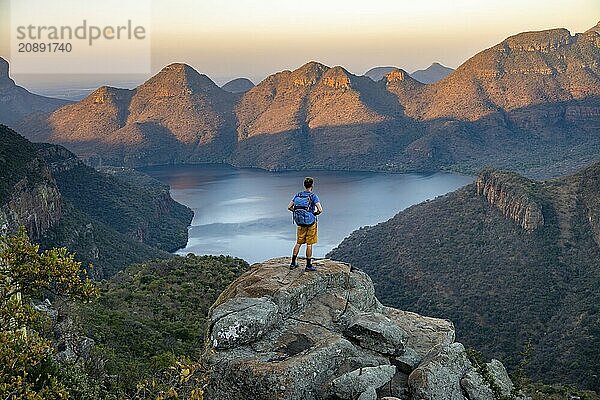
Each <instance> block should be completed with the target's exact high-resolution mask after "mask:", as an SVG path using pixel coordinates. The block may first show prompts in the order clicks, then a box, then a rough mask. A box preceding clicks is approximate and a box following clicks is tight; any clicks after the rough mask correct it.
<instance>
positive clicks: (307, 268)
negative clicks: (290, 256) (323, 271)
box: [304, 265, 317, 271]
mask: <svg viewBox="0 0 600 400" xmlns="http://www.w3.org/2000/svg"><path fill="white" fill-rule="evenodd" d="M304 270H305V271H316V270H317V267H315V266H314V265H307V266H306V268H304Z"/></svg>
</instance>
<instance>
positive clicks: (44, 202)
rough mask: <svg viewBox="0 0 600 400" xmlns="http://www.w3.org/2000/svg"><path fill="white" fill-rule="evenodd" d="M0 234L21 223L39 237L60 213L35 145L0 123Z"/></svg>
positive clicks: (57, 194)
mask: <svg viewBox="0 0 600 400" xmlns="http://www.w3.org/2000/svg"><path fill="white" fill-rule="evenodd" d="M0 143H2V146H0V233H7V232H14V231H15V230H17V229H18V228H19V226H21V225H23V226H25V228H26V229H27V231H28V232H29V234H30V235H31V236H32V237H33V238H34V239H39V238H40V237H41V236H42V235H43V234H44V233H45V232H46V231H47V230H48V229H49V228H50V227H52V226H54V225H55V224H56V223H57V222H58V221H59V220H60V218H61V216H62V198H61V195H60V192H59V190H58V187H57V185H56V182H55V180H54V177H53V176H52V174H51V171H50V169H49V168H48V166H47V165H46V163H45V162H44V160H43V159H42V158H41V157H39V156H38V154H37V149H36V147H35V145H33V144H32V143H30V142H29V141H27V140H26V139H25V138H23V137H21V136H19V135H17V134H15V133H14V132H12V131H10V130H9V129H8V128H6V127H5V126H1V125H0Z"/></svg>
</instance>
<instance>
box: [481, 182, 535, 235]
mask: <svg viewBox="0 0 600 400" xmlns="http://www.w3.org/2000/svg"><path fill="white" fill-rule="evenodd" d="M515 179H518V180H522V181H525V182H526V180H524V179H522V178H520V177H518V176H517V175H516V174H510V173H503V172H500V171H495V170H485V171H483V172H481V173H480V174H479V176H478V177H477V180H476V181H475V187H476V190H477V194H478V195H480V196H483V197H485V198H486V199H487V201H488V202H489V203H490V204H491V205H493V206H494V207H497V208H498V209H499V210H500V211H501V212H502V214H504V216H505V217H507V218H510V219H512V220H513V221H515V222H516V223H518V224H519V225H521V227H522V228H523V229H525V230H526V231H527V232H533V231H534V230H536V229H538V228H539V227H540V226H542V225H544V214H543V213H542V207H541V205H540V204H538V203H537V202H535V201H534V200H533V199H532V198H531V196H528V195H527V194H526V193H525V191H524V190H523V186H522V185H518V184H515V183H514V180H515Z"/></svg>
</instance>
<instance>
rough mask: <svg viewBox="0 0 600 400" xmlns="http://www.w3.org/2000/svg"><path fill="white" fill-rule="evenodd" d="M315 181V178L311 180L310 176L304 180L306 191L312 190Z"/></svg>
mask: <svg viewBox="0 0 600 400" xmlns="http://www.w3.org/2000/svg"><path fill="white" fill-rule="evenodd" d="M314 181H315V180H314V179H313V178H311V177H310V176H307V177H306V178H304V187H305V188H306V189H310V188H311V187H312V186H313V182H314Z"/></svg>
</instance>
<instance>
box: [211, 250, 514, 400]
mask: <svg viewBox="0 0 600 400" xmlns="http://www.w3.org/2000/svg"><path fill="white" fill-rule="evenodd" d="M288 263H289V259H285V258H280V259H273V260H269V261H266V262H263V263H259V264H255V265H253V266H252V268H251V269H250V270H249V271H248V272H246V273H245V274H243V275H242V276H241V277H240V278H238V279H237V280H236V281H235V282H233V283H232V284H231V285H230V286H229V287H228V288H227V289H226V290H225V291H224V292H223V293H222V294H221V296H220V297H219V298H218V300H217V301H216V302H215V304H214V305H213V307H212V308H211V310H210V312H209V320H210V325H209V328H208V332H207V336H206V337H207V340H206V345H205V355H204V358H205V361H206V363H207V366H208V367H209V370H210V373H209V376H208V378H209V383H208V386H207V388H206V395H207V398H210V399H213V400H233V399H240V398H253V399H256V400H260V399H286V400H294V399H306V400H311V399H315V400H316V399H338V400H339V399H344V400H354V399H360V400H367V399H373V400H375V399H377V398H383V397H385V396H394V397H397V398H401V399H415V400H416V399H450V398H452V399H460V400H463V399H468V400H475V399H480V400H484V399H485V400H488V399H489V400H492V399H493V396H492V397H490V396H489V393H491V389H490V387H489V385H488V384H487V383H486V382H485V381H484V379H483V378H482V377H481V376H480V374H479V372H477V370H476V369H475V368H474V367H473V365H471V363H470V362H469V360H468V358H467V355H466V352H465V350H464V347H463V346H462V345H461V344H459V343H454V326H453V324H452V323H451V322H450V321H446V320H441V319H435V318H428V317H423V316H421V315H418V314H415V313H410V312H405V311H400V310H397V309H393V308H389V307H384V306H383V305H382V304H381V303H380V302H379V301H378V300H377V298H376V297H375V291H374V287H373V283H372V282H371V279H370V278H369V276H368V275H366V274H365V273H363V272H361V271H358V270H354V269H353V268H352V267H351V266H349V265H348V264H345V263H341V262H335V261H331V260H318V261H316V262H315V265H316V266H317V268H318V269H319V270H318V272H316V273H308V272H304V271H301V270H293V271H290V270H289V269H288V267H287V266H288ZM497 375H498V376H500V374H497ZM501 379H502V380H503V381H502V382H498V383H497V384H498V385H500V386H501V387H509V386H510V385H512V384H511V383H510V380H508V378H507V377H505V376H501ZM467 388H468V390H470V393H472V395H467V394H466V393H468V392H467ZM481 393H484V394H481ZM450 394H451V397H449V396H450Z"/></svg>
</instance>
